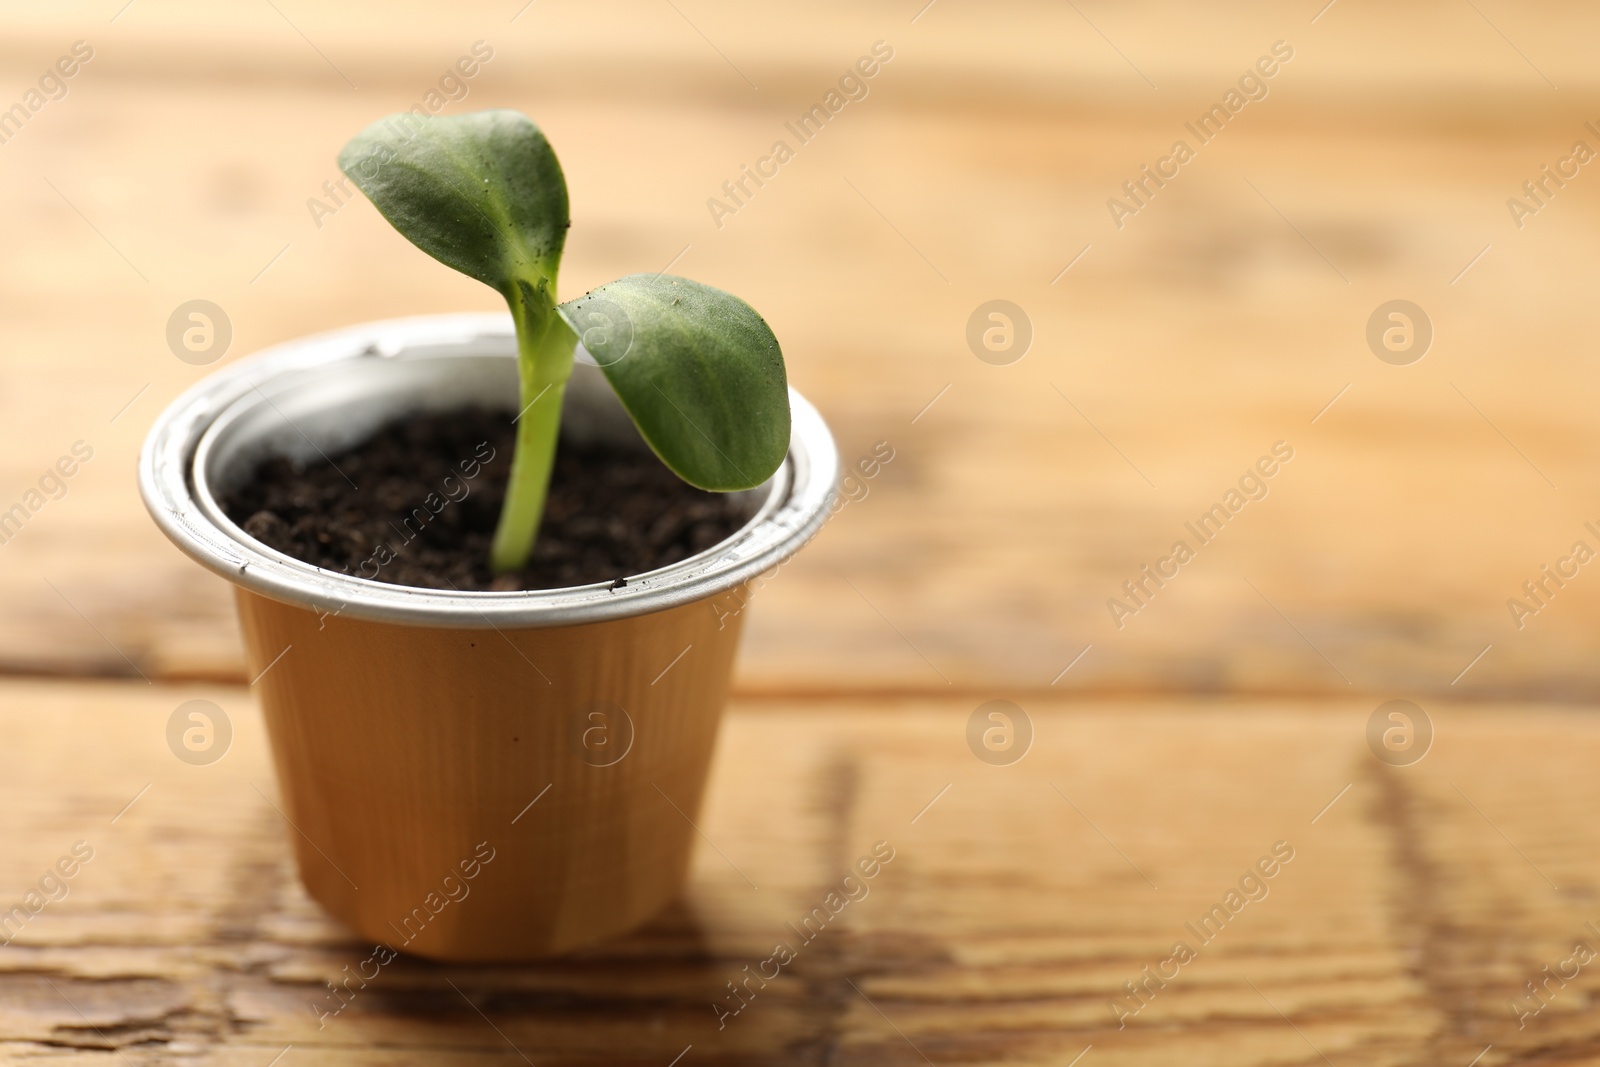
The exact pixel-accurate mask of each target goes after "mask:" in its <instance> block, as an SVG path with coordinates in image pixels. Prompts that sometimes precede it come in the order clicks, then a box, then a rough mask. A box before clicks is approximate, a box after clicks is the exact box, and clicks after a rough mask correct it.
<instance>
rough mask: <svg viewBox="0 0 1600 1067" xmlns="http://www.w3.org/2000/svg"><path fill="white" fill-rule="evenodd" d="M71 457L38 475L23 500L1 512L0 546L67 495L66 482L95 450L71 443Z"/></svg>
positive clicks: (82, 442)
mask: <svg viewBox="0 0 1600 1067" xmlns="http://www.w3.org/2000/svg"><path fill="white" fill-rule="evenodd" d="M70 451H71V454H70V455H63V456H61V457H60V458H59V459H57V460H56V461H55V463H54V464H52V465H51V466H49V467H46V468H45V470H44V473H43V474H41V475H39V479H38V481H37V482H36V483H35V485H34V487H31V488H29V489H28V490H27V491H26V492H24V493H23V494H22V499H20V500H18V501H17V502H16V503H15V504H12V505H11V506H10V507H9V508H5V509H4V510H0V545H9V544H10V543H11V542H12V540H13V539H14V538H15V537H16V536H17V534H19V533H21V532H22V527H23V526H25V525H27V522H28V520H29V519H31V518H33V516H35V515H37V514H38V513H39V512H41V511H43V510H44V507H45V505H46V504H48V503H50V502H51V501H53V500H60V499H62V498H63V497H65V496H66V495H67V492H68V489H69V488H70V487H69V486H68V484H67V483H68V481H69V480H70V479H71V478H72V477H73V475H75V474H77V473H78V471H79V469H80V468H81V467H82V465H83V464H85V463H87V462H89V461H90V460H91V459H93V458H94V447H93V446H92V445H90V444H89V443H88V442H87V441H74V442H72V448H71V450H70Z"/></svg>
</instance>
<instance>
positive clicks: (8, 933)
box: [0, 841, 94, 945]
mask: <svg viewBox="0 0 1600 1067" xmlns="http://www.w3.org/2000/svg"><path fill="white" fill-rule="evenodd" d="M92 859H94V846H92V845H90V844H89V843H88V842H87V841H75V842H73V845H72V849H71V853H70V854H69V855H66V856H62V857H61V858H60V859H58V860H56V862H55V866H53V867H51V868H50V869H48V870H46V871H45V872H44V874H42V875H41V876H40V877H39V881H38V883H37V884H36V885H35V887H34V888H32V889H29V890H28V891H27V892H26V893H24V894H22V900H21V901H19V902H18V903H17V904H15V905H14V906H13V907H12V908H11V910H9V911H0V945H9V944H11V940H12V938H14V937H16V936H17V935H18V934H20V933H21V932H22V931H23V930H24V929H25V928H26V927H27V925H28V924H29V923H31V922H33V917H34V916H35V915H38V914H39V913H40V912H41V911H43V910H44V909H45V908H46V907H48V906H49V905H51V904H59V903H61V902H62V901H63V900H66V899H67V894H68V893H70V892H71V891H72V887H71V886H70V885H69V884H68V883H69V882H71V881H72V879H74V878H76V877H77V876H78V872H79V871H80V870H82V869H83V865H84V864H86V863H88V862H89V861H90V860H92Z"/></svg>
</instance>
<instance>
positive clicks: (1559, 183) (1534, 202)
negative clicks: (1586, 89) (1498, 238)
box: [1506, 121, 1600, 230]
mask: <svg viewBox="0 0 1600 1067" xmlns="http://www.w3.org/2000/svg"><path fill="white" fill-rule="evenodd" d="M1583 126H1584V129H1586V130H1588V131H1589V132H1590V133H1592V134H1594V135H1595V136H1596V137H1600V127H1596V126H1595V124H1594V123H1593V122H1592V121H1590V122H1585V123H1584V124H1583ZM1594 158H1595V150H1594V149H1593V148H1590V147H1589V145H1588V143H1587V142H1584V141H1574V142H1572V148H1571V149H1570V150H1569V151H1568V152H1567V154H1566V156H1565V157H1563V158H1561V159H1558V160H1556V165H1555V167H1554V168H1553V169H1552V168H1551V166H1550V164H1548V163H1546V164H1545V165H1544V166H1542V167H1540V168H1539V176H1538V177H1536V178H1530V179H1528V180H1527V181H1525V182H1523V183H1522V196H1511V197H1507V198H1506V210H1507V211H1509V212H1511V221H1512V222H1513V223H1515V224H1516V227H1517V229H1519V230H1520V229H1522V228H1523V227H1524V226H1526V225H1527V224H1528V219H1529V218H1531V217H1532V216H1534V215H1537V214H1538V213H1539V212H1541V211H1543V210H1544V209H1545V208H1547V207H1549V206H1550V201H1551V200H1553V199H1555V195H1556V193H1558V192H1559V191H1561V190H1562V189H1564V188H1566V184H1567V182H1570V181H1571V180H1572V179H1574V178H1576V177H1577V176H1578V174H1579V173H1580V172H1581V169H1582V167H1583V166H1584V165H1585V164H1586V163H1589V162H1590V161H1592V160H1593V159H1594ZM1569 168H1570V169H1569ZM1524 198H1526V199H1524Z"/></svg>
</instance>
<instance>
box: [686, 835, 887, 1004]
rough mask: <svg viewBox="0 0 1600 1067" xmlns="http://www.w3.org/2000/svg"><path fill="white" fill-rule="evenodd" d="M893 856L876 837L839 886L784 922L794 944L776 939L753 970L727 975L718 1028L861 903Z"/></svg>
mask: <svg viewBox="0 0 1600 1067" xmlns="http://www.w3.org/2000/svg"><path fill="white" fill-rule="evenodd" d="M894 857H895V851H894V846H893V845H891V844H889V842H887V841H879V842H877V843H876V844H874V845H873V846H872V851H871V853H869V854H868V855H865V856H862V857H861V858H860V859H858V860H856V863H855V866H854V867H853V868H852V869H851V871H850V873H849V874H846V875H845V876H844V877H843V878H841V879H840V880H839V886H838V888H837V889H830V890H829V891H828V892H827V893H826V894H824V896H823V898H822V902H821V903H820V904H818V905H817V906H816V907H814V908H812V909H811V910H810V911H809V912H807V913H806V915H805V916H804V917H803V918H802V919H801V920H800V925H799V926H798V927H797V926H795V924H794V923H787V924H786V925H787V926H788V927H789V929H790V930H792V931H793V932H794V935H795V938H796V939H797V943H796V944H794V945H791V944H790V943H789V942H788V941H779V942H777V943H776V944H774V945H773V946H772V955H770V956H768V957H767V958H766V959H764V960H762V961H761V962H760V963H758V964H756V967H755V970H754V971H752V970H751V969H750V964H748V963H747V964H745V965H744V969H743V971H742V972H741V974H740V975H739V976H738V978H737V979H729V980H728V995H727V996H725V997H723V998H722V999H723V1000H724V1001H726V1002H727V1003H726V1004H713V1005H711V1010H712V1011H713V1012H715V1013H716V1015H717V1029H718V1030H721V1029H724V1028H725V1027H726V1026H727V1025H728V1020H729V1019H731V1018H733V1017H734V1016H736V1015H738V1014H739V1013H740V1012H742V1011H744V1009H745V1008H747V1007H749V1006H750V1002H751V1001H753V1000H755V999H756V994H757V992H759V991H760V990H762V989H765V988H766V987H767V983H768V982H771V981H773V980H775V979H776V978H777V977H778V976H779V975H781V974H782V973H783V968H784V967H786V966H788V965H789V964H790V963H792V962H794V960H795V958H796V957H798V956H799V955H800V951H801V950H802V949H804V948H805V947H806V946H807V945H809V944H810V943H811V942H812V941H815V940H816V939H817V935H819V934H821V933H822V931H823V929H824V928H825V927H826V926H827V925H828V923H829V922H830V921H832V920H833V919H835V918H837V917H838V916H839V914H840V913H841V912H843V911H844V909H845V908H847V907H849V906H850V905H851V904H852V903H860V902H861V901H863V900H865V899H867V894H868V893H870V892H872V886H871V885H870V884H869V883H870V882H871V881H872V879H874V878H876V877H878V875H879V874H882V873H883V868H884V867H886V866H888V865H889V863H890V862H892V861H893V860H894ZM768 968H770V971H769V970H768ZM752 982H753V983H755V986H754V988H752V987H751V983H752Z"/></svg>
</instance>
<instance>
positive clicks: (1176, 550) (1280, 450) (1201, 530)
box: [1106, 441, 1294, 630]
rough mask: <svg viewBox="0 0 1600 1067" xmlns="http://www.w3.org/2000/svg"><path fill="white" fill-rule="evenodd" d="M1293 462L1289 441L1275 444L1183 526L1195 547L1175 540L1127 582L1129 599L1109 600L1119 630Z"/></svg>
mask: <svg viewBox="0 0 1600 1067" xmlns="http://www.w3.org/2000/svg"><path fill="white" fill-rule="evenodd" d="M1292 459H1294V446H1293V445H1291V444H1289V442H1287V441H1278V442H1275V443H1274V444H1273V446H1272V451H1271V454H1269V455H1263V456H1261V457H1260V458H1259V459H1257V460H1256V461H1255V464H1254V465H1253V466H1251V467H1248V468H1246V470H1245V472H1244V473H1243V474H1241V475H1240V476H1239V481H1238V485H1237V487H1236V488H1230V489H1229V490H1228V491H1227V492H1226V493H1224V494H1222V499H1221V500H1220V501H1219V502H1217V503H1215V504H1212V505H1211V507H1210V508H1209V509H1208V510H1206V511H1203V512H1201V513H1200V516H1199V517H1198V518H1196V519H1195V520H1194V521H1193V522H1186V523H1184V524H1183V528H1184V529H1185V530H1187V531H1188V532H1189V534H1190V536H1192V537H1193V538H1194V541H1195V543H1194V544H1193V545H1190V544H1189V542H1188V541H1187V540H1184V539H1182V538H1180V539H1179V540H1177V541H1174V542H1173V543H1172V548H1171V550H1170V551H1169V552H1168V554H1167V555H1165V556H1162V557H1161V558H1160V559H1158V560H1156V561H1155V563H1154V564H1153V565H1152V564H1149V563H1146V564H1145V565H1144V566H1143V567H1141V568H1140V569H1139V573H1138V574H1137V575H1135V576H1134V577H1132V578H1130V579H1128V580H1127V581H1125V582H1123V583H1122V592H1123V594H1124V595H1125V596H1126V598H1127V599H1123V597H1120V596H1114V597H1109V598H1107V600H1106V610H1107V611H1109V612H1111V621H1112V622H1114V623H1116V624H1117V629H1119V630H1120V629H1122V628H1123V627H1124V626H1126V625H1127V620H1128V619H1129V618H1130V617H1131V616H1134V615H1137V614H1139V612H1141V611H1143V610H1144V609H1145V608H1147V607H1149V606H1150V602H1151V601H1152V600H1154V599H1155V595H1156V593H1158V592H1159V591H1160V590H1162V589H1163V588H1165V587H1166V584H1167V582H1169V581H1171V580H1172V579H1174V578H1176V577H1177V576H1178V574H1179V572H1180V570H1181V568H1182V567H1183V565H1184V564H1186V563H1188V562H1189V561H1190V560H1192V559H1194V558H1195V556H1196V555H1197V554H1198V552H1199V550H1200V549H1201V548H1202V547H1204V546H1206V545H1208V544H1210V543H1211V542H1212V541H1213V540H1215V539H1216V537H1217V535H1218V534H1220V533H1221V532H1222V528H1223V527H1224V526H1226V525H1227V524H1228V523H1229V522H1230V521H1232V519H1233V517H1234V516H1236V515H1238V514H1239V512H1241V511H1243V510H1244V509H1245V505H1246V504H1249V503H1252V502H1254V501H1257V500H1265V499H1266V498H1267V494H1268V493H1269V492H1271V487H1270V486H1269V485H1268V480H1269V479H1270V478H1272V477H1273V476H1274V475H1276V474H1277V473H1278V471H1279V470H1280V469H1281V467H1280V464H1283V463H1288V462H1289V461H1290V460H1292Z"/></svg>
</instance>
